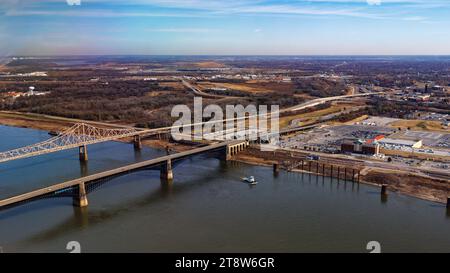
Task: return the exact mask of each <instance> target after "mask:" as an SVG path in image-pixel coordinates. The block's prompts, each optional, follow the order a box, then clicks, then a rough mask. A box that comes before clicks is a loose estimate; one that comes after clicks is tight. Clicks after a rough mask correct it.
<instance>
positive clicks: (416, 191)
mask: <svg viewBox="0 0 450 273" xmlns="http://www.w3.org/2000/svg"><path fill="white" fill-rule="evenodd" d="M364 181H366V182H369V183H374V184H380V183H386V184H388V185H389V190H391V191H398V192H401V193H405V194H408V195H411V196H415V197H418V198H421V199H425V200H431V201H436V202H445V200H447V195H448V193H449V192H450V182H449V181H445V180H437V179H430V178H425V177H420V176H415V175H412V174H406V173H399V172H385V171H383V172H380V171H370V172H369V173H368V174H367V175H365V176H364Z"/></svg>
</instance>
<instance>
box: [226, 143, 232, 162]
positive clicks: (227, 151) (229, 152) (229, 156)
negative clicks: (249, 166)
mask: <svg viewBox="0 0 450 273" xmlns="http://www.w3.org/2000/svg"><path fill="white" fill-rule="evenodd" d="M225 153H226V155H225V160H230V159H231V156H232V147H230V146H228V145H227V147H226V149H225Z"/></svg>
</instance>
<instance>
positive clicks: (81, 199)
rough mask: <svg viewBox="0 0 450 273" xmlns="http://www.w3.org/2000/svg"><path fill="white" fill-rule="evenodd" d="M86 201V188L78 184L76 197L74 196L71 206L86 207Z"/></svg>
mask: <svg viewBox="0 0 450 273" xmlns="http://www.w3.org/2000/svg"><path fill="white" fill-rule="evenodd" d="M88 204H89V203H88V200H87V193H86V188H85V186H84V183H80V184H78V196H75V197H74V198H73V205H74V206H76V207H80V208H83V207H87V205H88Z"/></svg>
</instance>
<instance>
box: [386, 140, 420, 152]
mask: <svg viewBox="0 0 450 273" xmlns="http://www.w3.org/2000/svg"><path fill="white" fill-rule="evenodd" d="M379 143H380V144H381V145H383V146H397V147H403V148H411V149H412V148H414V149H420V148H422V146H423V141H422V140H404V139H393V138H385V139H382V140H380V141H379Z"/></svg>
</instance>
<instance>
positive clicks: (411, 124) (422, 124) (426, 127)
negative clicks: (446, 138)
mask: <svg viewBox="0 0 450 273" xmlns="http://www.w3.org/2000/svg"><path fill="white" fill-rule="evenodd" d="M389 126H390V127H394V128H402V129H408V128H409V129H410V130H414V131H438V132H447V133H448V132H449V131H450V130H449V129H448V128H445V127H443V126H442V123H441V122H439V121H430V120H399V121H395V122H393V123H390V124H389Z"/></svg>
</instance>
